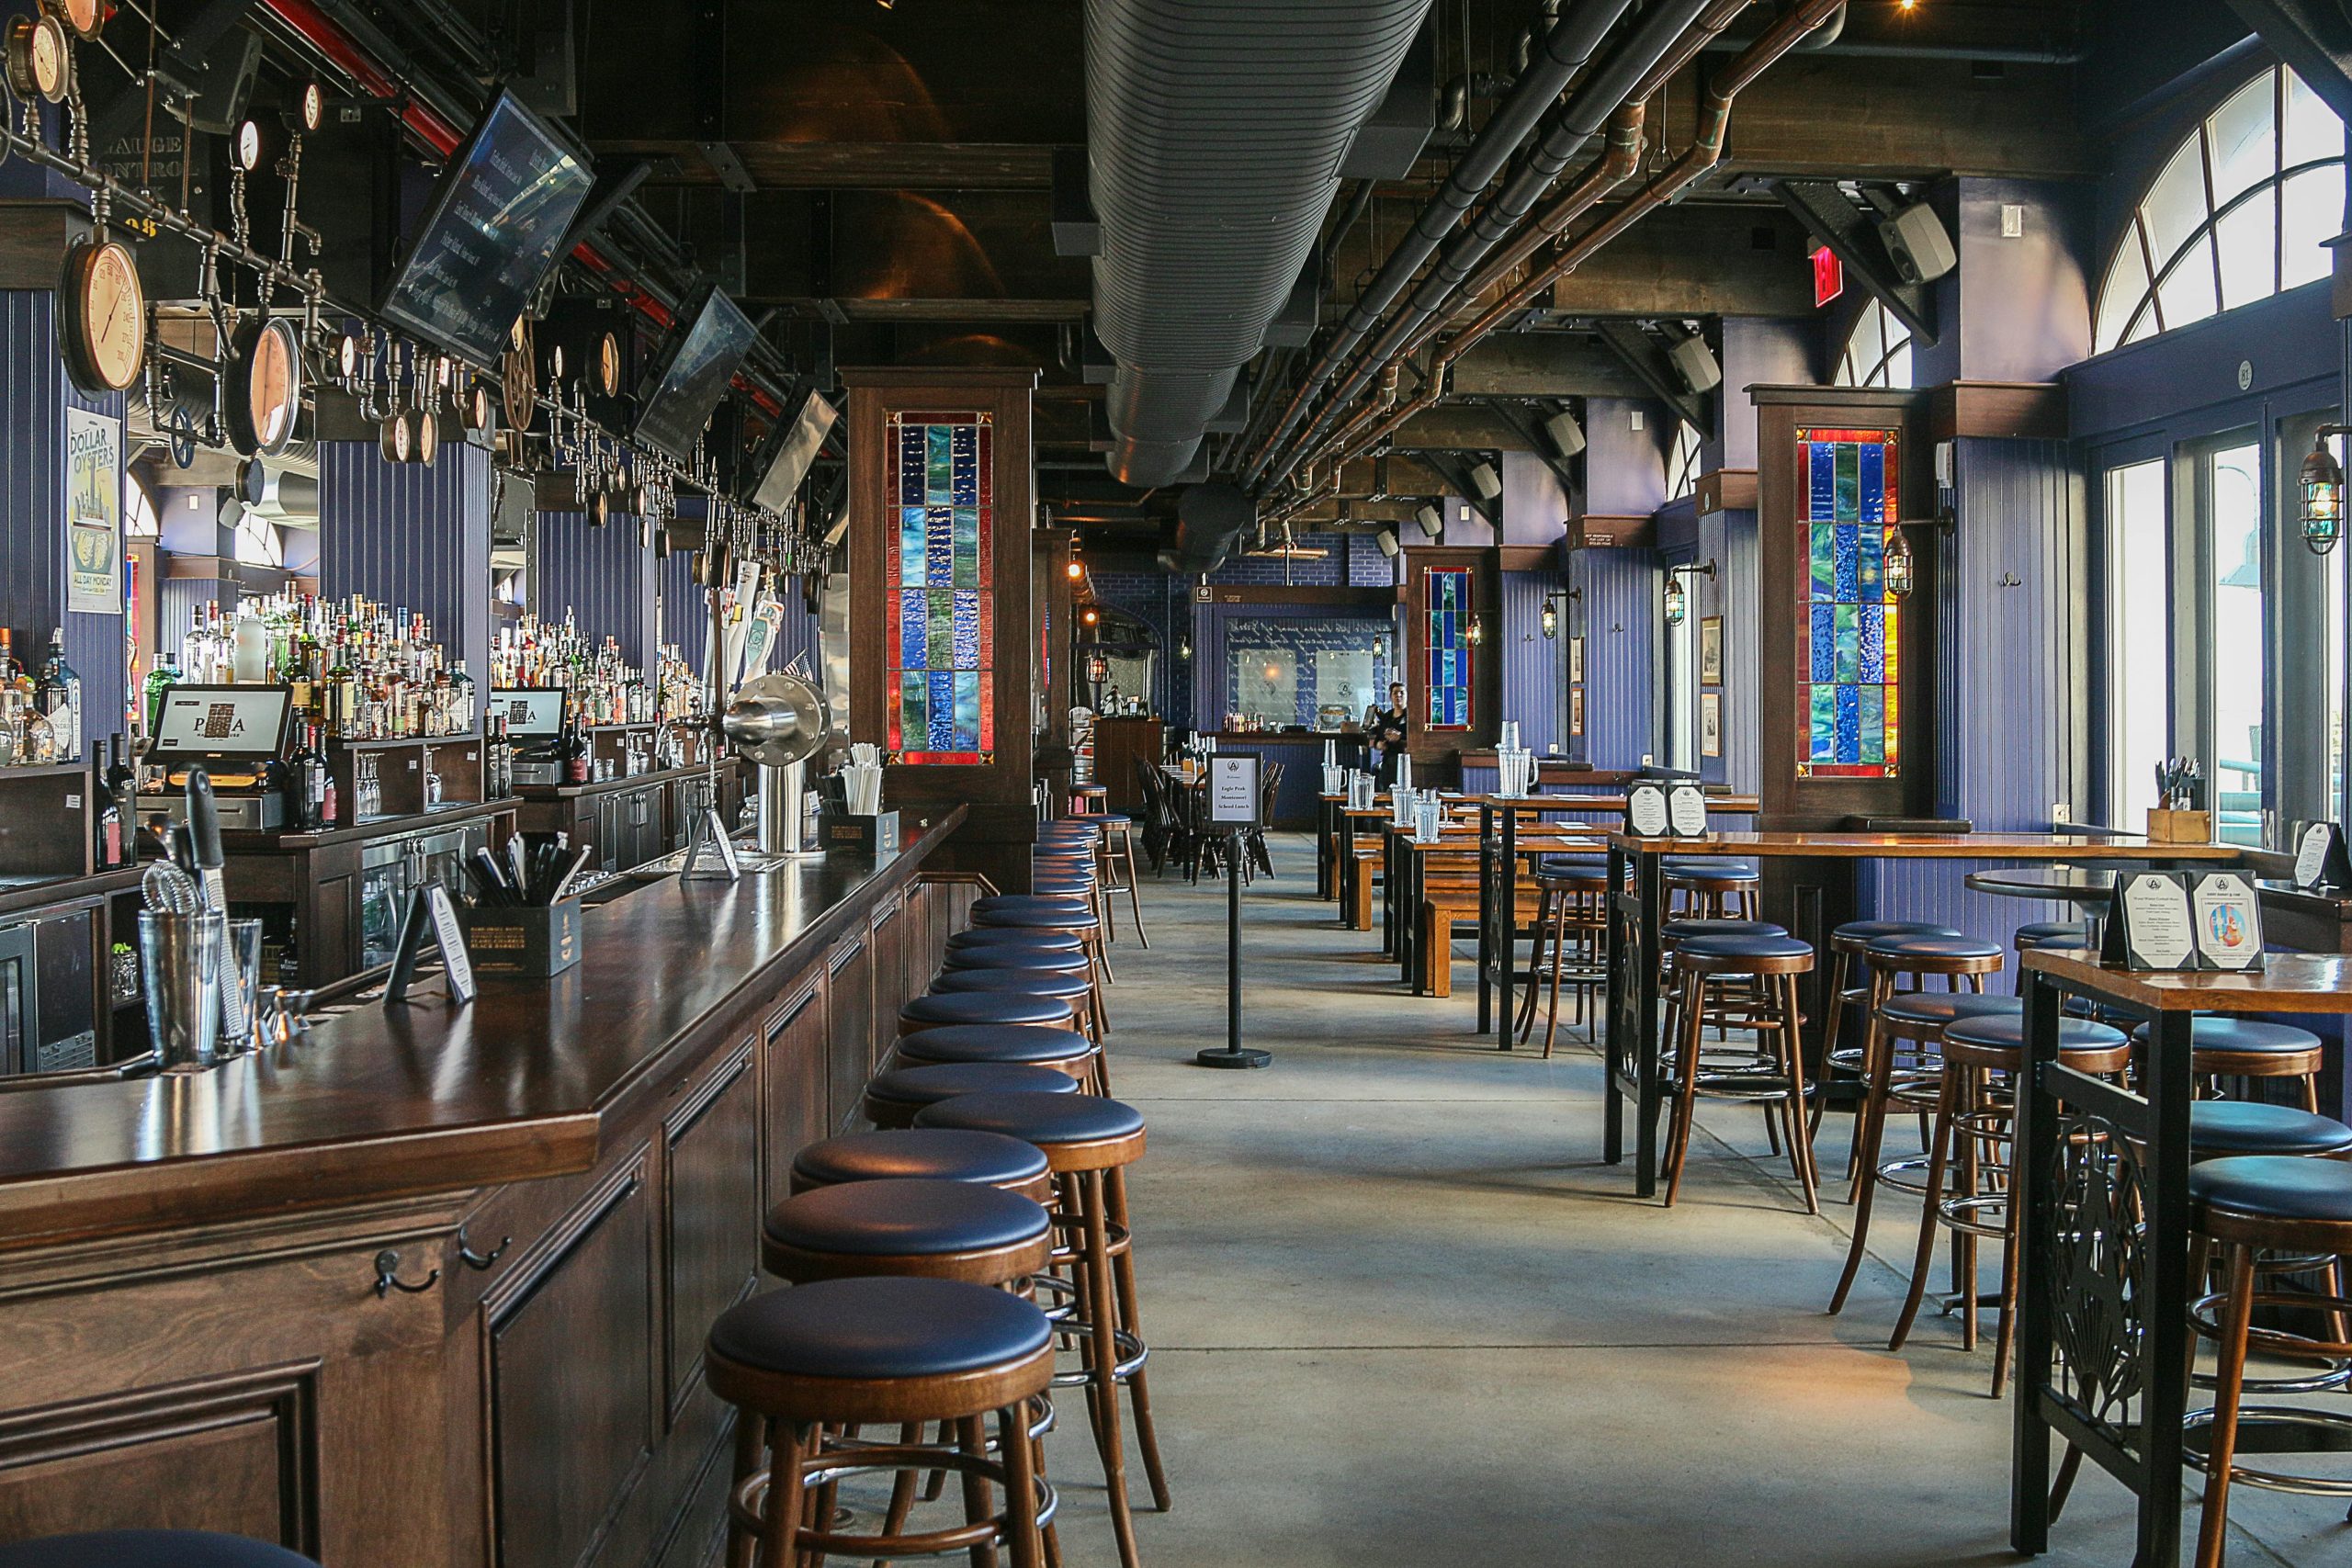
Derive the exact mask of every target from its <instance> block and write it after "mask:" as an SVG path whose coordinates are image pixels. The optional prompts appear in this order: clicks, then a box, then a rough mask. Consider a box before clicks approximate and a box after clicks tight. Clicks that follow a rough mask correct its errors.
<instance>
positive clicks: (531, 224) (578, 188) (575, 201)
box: [380, 93, 595, 367]
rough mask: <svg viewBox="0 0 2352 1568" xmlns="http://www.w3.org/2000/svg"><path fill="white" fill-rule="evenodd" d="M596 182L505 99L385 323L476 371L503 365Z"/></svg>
mask: <svg viewBox="0 0 2352 1568" xmlns="http://www.w3.org/2000/svg"><path fill="white" fill-rule="evenodd" d="M594 183H595V180H594V176H593V175H590V174H589V172H588V166H587V164H586V163H585V161H584V160H582V157H581V156H580V154H579V153H577V152H573V151H572V150H571V148H570V147H568V146H566V145H565V144H564V143H563V142H562V141H560V139H559V138H558V137H557V136H556V134H555V132H554V131H553V130H549V129H548V126H547V125H546V123H545V122H544V121H542V120H541V119H540V118H538V117H537V115H534V114H533V113H532V112H531V111H530V110H528V109H526V108H525V107H523V106H522V105H520V104H518V103H516V102H515V99H514V98H513V97H512V96H509V95H507V94H504V93H501V94H500V95H499V96H498V101H497V102H496V103H494V104H492V105H491V107H490V113H489V114H488V115H486V116H484V117H483V118H482V122H481V125H480V126H479V127H477V128H476V130H475V131H474V134H473V139H472V140H471V141H468V142H467V143H466V145H465V146H464V147H463V148H461V149H460V150H459V151H458V153H457V154H456V155H455V156H454V157H452V158H451V159H450V160H449V165H448V167H447V168H446V169H444V170H443V171H442V174H441V183H440V185H439V186H438V187H436V188H435V191H434V195H433V205H432V206H431V207H430V208H429V209H427V211H426V216H425V220H424V228H423V229H422V230H421V231H419V232H418V234H417V236H416V243H415V244H414V245H413V246H411V247H410V249H409V253H408V259H407V260H406V261H405V262H403V263H402V264H401V270H400V273H399V275H398V276H395V277H394V278H393V279H392V283H391V287H390V288H388V289H386V290H385V292H384V299H383V302H382V305H381V307H380V309H381V311H382V314H383V316H384V319H385V320H386V321H390V322H391V323H392V324H393V325H394V326H398V327H402V328H405V329H407V330H408V331H410V332H413V333H416V334H417V335H418V336H420V337H423V338H425V339H427V340H429V341H431V342H432V343H433V344H435V345H437V346H439V347H441V348H445V349H447V350H448V351H449V352H450V353H452V354H454V355H458V357H459V358H461V359H464V360H467V361H469V362H470V363H472V364H474V365H478V366H484V367H487V366H492V365H496V364H497V363H498V361H499V356H500V355H502V354H503V353H504V352H505V348H506V334H507V333H508V331H509V330H510V329H511V328H512V327H513V326H514V324H515V317H517V316H519V315H521V314H522V313H523V305H524V302H525V301H526V300H527V299H529V298H530V296H531V293H532V291H533V290H534V289H536V288H538V286H539V284H540V282H541V280H542V279H544V278H545V277H546V276H547V275H548V271H549V270H550V269H551V268H553V267H554V266H555V265H556V264H557V263H558V262H559V261H560V260H561V259H562V257H561V256H560V255H559V254H557V247H558V246H560V244H562V243H563V236H564V234H565V233H566V232H567V231H570V229H571V220H572V219H573V217H574V216H576V215H577V214H578V212H579V211H580V206H581V203H582V202H584V201H586V200H587V199H588V191H589V187H590V186H593V185H594Z"/></svg>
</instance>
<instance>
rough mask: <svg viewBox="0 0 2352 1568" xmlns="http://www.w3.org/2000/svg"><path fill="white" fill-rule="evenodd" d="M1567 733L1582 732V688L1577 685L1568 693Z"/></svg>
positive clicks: (1579, 733) (1576, 733)
mask: <svg viewBox="0 0 2352 1568" xmlns="http://www.w3.org/2000/svg"><path fill="white" fill-rule="evenodd" d="M1568 733H1569V734H1570V735H1582V734H1583V733H1584V688H1583V687H1582V686H1578V687H1577V688H1575V689H1574V690H1573V691H1571V692H1569V693H1568Z"/></svg>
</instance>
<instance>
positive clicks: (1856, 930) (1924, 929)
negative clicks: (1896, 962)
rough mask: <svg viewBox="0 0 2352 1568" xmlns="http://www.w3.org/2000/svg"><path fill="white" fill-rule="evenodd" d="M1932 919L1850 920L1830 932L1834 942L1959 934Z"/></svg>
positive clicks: (1831, 939)
mask: <svg viewBox="0 0 2352 1568" xmlns="http://www.w3.org/2000/svg"><path fill="white" fill-rule="evenodd" d="M1959 934H1960V932H1958V931H1954V930H1952V928H1951V927H1950V926H1939V925H1937V924H1936V923H1934V922H1933V921H1931V920H1848V921H1847V922H1846V923H1845V924H1843V925H1841V926H1839V927H1838V929H1837V930H1835V931H1831V932H1830V933H1829V940H1830V941H1832V942H1878V941H1881V940H1883V939H1884V938H1886V937H1891V936H1958V935H1959Z"/></svg>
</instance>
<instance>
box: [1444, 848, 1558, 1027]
mask: <svg viewBox="0 0 2352 1568" xmlns="http://www.w3.org/2000/svg"><path fill="white" fill-rule="evenodd" d="M1543 902H1544V895H1543V893H1542V892H1541V890H1539V889H1538V888H1536V887H1535V886H1532V884H1527V883H1522V884H1521V886H1520V889H1519V897H1518V900H1517V903H1518V907H1517V908H1516V909H1515V910H1514V911H1513V912H1514V914H1515V915H1516V917H1517V918H1516V919H1514V920H1513V921H1512V922H1511V925H1512V930H1513V931H1521V930H1527V931H1532V930H1533V929H1534V927H1535V918H1536V915H1537V913H1538V911H1539V910H1540V909H1541V908H1542V907H1543ZM1477 918H1478V879H1477V878H1476V876H1473V877H1471V878H1470V879H1469V880H1467V881H1462V880H1460V879H1457V878H1455V877H1452V876H1443V877H1427V878H1424V879H1423V881H1422V884H1421V908H1420V915H1419V922H1418V930H1417V931H1416V932H1415V937H1414V942H1413V970H1414V974H1413V994H1414V995H1415V996H1429V997H1450V996H1452V995H1453V928H1454V926H1455V925H1457V924H1458V923H1460V922H1462V921H1464V920H1471V921H1475V920H1476V919H1477Z"/></svg>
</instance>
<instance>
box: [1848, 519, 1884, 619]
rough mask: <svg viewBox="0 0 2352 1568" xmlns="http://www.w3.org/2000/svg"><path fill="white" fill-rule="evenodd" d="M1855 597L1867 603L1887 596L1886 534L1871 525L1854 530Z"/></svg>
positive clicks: (1872, 602) (1875, 601)
mask: <svg viewBox="0 0 2352 1568" xmlns="http://www.w3.org/2000/svg"><path fill="white" fill-rule="evenodd" d="M1854 543H1855V545H1856V547H1857V548H1856V550H1855V552H1854V597H1855V598H1857V599H1860V601H1861V602H1862V603H1863V604H1875V603H1877V602H1878V601H1880V600H1882V599H1883V598H1885V597H1886V562H1885V555H1886V536H1885V534H1883V532H1881V531H1880V530H1878V529H1876V528H1871V527H1867V526H1865V527H1860V528H1857V529H1855V530H1854Z"/></svg>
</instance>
